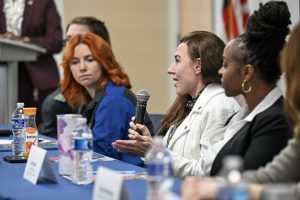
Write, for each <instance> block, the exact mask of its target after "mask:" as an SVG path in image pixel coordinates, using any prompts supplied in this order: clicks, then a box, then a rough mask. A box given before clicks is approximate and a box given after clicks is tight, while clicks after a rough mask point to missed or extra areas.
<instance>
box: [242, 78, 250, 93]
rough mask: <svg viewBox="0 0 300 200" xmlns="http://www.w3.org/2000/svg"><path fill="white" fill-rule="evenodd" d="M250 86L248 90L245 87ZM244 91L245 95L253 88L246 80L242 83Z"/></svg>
mask: <svg viewBox="0 0 300 200" xmlns="http://www.w3.org/2000/svg"><path fill="white" fill-rule="evenodd" d="M246 84H248V89H245V85H246ZM242 90H243V92H244V93H249V92H251V90H252V86H251V84H250V82H249V81H246V80H244V81H243V83H242Z"/></svg>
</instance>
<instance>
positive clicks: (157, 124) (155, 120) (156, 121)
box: [149, 114, 164, 133]
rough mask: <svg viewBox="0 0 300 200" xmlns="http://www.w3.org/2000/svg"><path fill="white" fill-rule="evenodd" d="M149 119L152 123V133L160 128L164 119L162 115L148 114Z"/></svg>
mask: <svg viewBox="0 0 300 200" xmlns="http://www.w3.org/2000/svg"><path fill="white" fill-rule="evenodd" d="M149 117H150V119H151V121H152V123H153V128H154V133H156V131H157V130H158V129H159V128H160V126H161V123H160V121H161V119H162V118H163V117H164V115H163V114H149Z"/></svg>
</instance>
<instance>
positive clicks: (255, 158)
mask: <svg viewBox="0 0 300 200" xmlns="http://www.w3.org/2000/svg"><path fill="white" fill-rule="evenodd" d="M274 13H275V14H274ZM275 15H276V16H275ZM278 22H280V23H278ZM289 24H290V13H289V10H288V8H287V5H286V3H278V2H269V3H266V4H265V5H264V6H261V7H260V9H259V10H258V11H256V12H254V14H253V15H252V16H251V17H250V18H249V20H248V23H247V31H246V32H245V34H243V35H241V36H240V37H238V38H237V39H235V40H233V41H232V42H230V43H229V44H228V45H227V47H226V48H225V50H224V54H223V58H224V62H223V67H222V69H221V70H220V74H222V80H223V86H224V89H225V93H226V95H227V96H236V95H238V94H243V95H244V97H245V100H246V102H247V106H246V107H244V108H243V109H241V111H240V112H238V113H237V114H236V115H235V116H233V117H232V118H231V120H230V121H229V123H228V124H227V125H226V127H225V128H226V131H225V134H224V136H223V138H221V141H220V142H217V143H215V144H214V145H213V146H212V149H213V150H212V151H213V152H215V151H218V154H217V156H216V157H215V159H214V161H213V164H212V166H211V172H210V175H212V176H213V175H217V174H218V172H219V170H220V169H221V167H222V160H223V158H224V157H226V156H227V155H238V156H240V157H242V158H243V159H244V169H257V168H259V167H261V166H265V165H266V163H268V162H269V161H271V160H272V159H273V157H274V156H275V155H277V154H278V153H279V152H280V151H281V149H283V148H284V147H285V146H286V144H287V141H288V139H289V138H290V137H291V135H292V134H291V129H290V126H289V124H288V122H287V120H286V116H285V114H284V110H283V96H282V92H281V90H280V89H279V87H277V86H276V83H277V81H278V80H279V77H280V74H281V72H280V67H279V61H278V60H279V58H278V56H279V52H280V50H281V49H282V47H283V45H284V43H285V38H286V35H287V34H288V33H289V28H288V25H289Z"/></svg>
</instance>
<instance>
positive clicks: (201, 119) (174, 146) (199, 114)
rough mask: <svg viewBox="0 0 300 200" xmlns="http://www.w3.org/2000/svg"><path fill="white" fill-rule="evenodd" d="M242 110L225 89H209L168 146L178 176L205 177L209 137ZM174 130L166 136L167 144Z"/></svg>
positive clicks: (210, 86)
mask: <svg viewBox="0 0 300 200" xmlns="http://www.w3.org/2000/svg"><path fill="white" fill-rule="evenodd" d="M239 109H240V106H239V104H238V102H237V101H236V100H235V99H234V98H232V97H227V96H226V95H225V93H224V89H223V87H222V86H220V85H218V84H209V85H207V86H206V88H205V89H204V90H203V92H202V93H201V95H200V96H199V98H198V99H197V101H196V103H195V105H194V107H193V109H192V111H191V112H190V114H189V115H188V116H187V117H186V118H185V119H184V121H183V122H182V123H181V124H180V126H179V127H178V128H177V130H176V131H175V133H174V135H173V137H172V139H171V140H170V142H169V145H168V147H167V148H168V149H169V151H170V153H171V155H172V162H173V170H174V175H175V176H176V177H178V178H183V177H185V176H188V175H190V176H202V175H203V170H202V167H201V166H202V159H203V157H204V155H205V153H206V151H207V149H208V147H209V146H210V134H211V133H213V132H214V131H215V130H218V129H220V128H222V127H223V126H224V124H225V123H226V121H227V119H228V118H229V117H230V116H231V115H232V114H233V113H235V112H237V111H238V110H239ZM172 127H173V126H171V127H170V129H169V130H168V132H167V134H166V135H165V137H164V144H165V145H167V139H168V137H169V134H170V130H171V129H172Z"/></svg>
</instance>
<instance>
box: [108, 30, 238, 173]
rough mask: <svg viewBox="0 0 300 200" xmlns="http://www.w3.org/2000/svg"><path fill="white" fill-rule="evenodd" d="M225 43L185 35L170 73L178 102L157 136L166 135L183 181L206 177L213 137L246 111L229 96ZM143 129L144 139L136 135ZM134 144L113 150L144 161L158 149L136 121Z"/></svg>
mask: <svg viewBox="0 0 300 200" xmlns="http://www.w3.org/2000/svg"><path fill="white" fill-rule="evenodd" d="M223 49H224V43H223V42H222V40H221V39H219V38H218V37H217V36H215V35H214V34H212V33H210V32H205V31H195V32H191V33H189V34H188V35H186V36H184V37H183V38H182V39H181V43H180V45H179V46H178V48H177V50H176V53H175V62H174V63H172V64H171V66H170V67H169V68H168V73H169V74H170V75H171V77H172V79H173V80H174V82H175V84H174V86H175V88H176V93H177V95H178V98H177V99H176V101H175V102H174V104H173V105H172V107H171V108H170V109H169V111H168V113H167V114H166V117H165V118H164V119H163V122H162V127H161V129H160V130H159V131H158V133H157V135H164V143H165V146H166V147H167V148H168V149H169V150H170V152H171V154H172V158H173V169H174V174H175V176H177V177H181V178H182V177H184V176H186V175H195V176H198V175H202V174H203V171H202V166H201V163H202V160H203V158H204V155H205V154H206V150H207V149H208V147H209V145H210V142H209V141H210V134H211V133H212V132H214V131H216V130H218V129H220V128H221V127H223V126H224V124H225V122H226V121H227V119H228V118H229V116H231V115H232V114H233V113H235V112H236V111H237V110H238V109H239V108H240V106H239V105H238V103H237V101H236V100H235V99H234V98H229V97H226V95H225V93H224V89H223V88H222V86H221V85H220V82H221V79H220V76H219V75H218V70H219V69H220V67H221V65H222V52H223ZM137 128H138V129H139V130H141V131H142V133H143V135H139V134H138V133H137V132H136V131H135V130H136V129H137ZM129 133H130V135H129V137H130V139H131V140H117V141H115V142H114V143H113V144H112V145H113V146H114V147H115V148H116V149H118V150H119V151H121V152H128V153H131V154H134V155H140V156H144V155H145V152H146V151H147V150H148V149H149V148H150V146H151V145H152V138H151V136H150V132H149V130H148V129H147V128H146V127H145V126H143V125H141V124H136V125H135V124H134V123H133V122H131V129H130V130H129Z"/></svg>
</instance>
